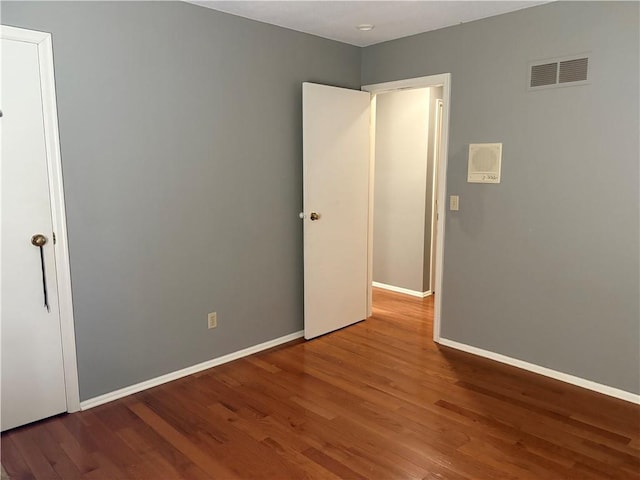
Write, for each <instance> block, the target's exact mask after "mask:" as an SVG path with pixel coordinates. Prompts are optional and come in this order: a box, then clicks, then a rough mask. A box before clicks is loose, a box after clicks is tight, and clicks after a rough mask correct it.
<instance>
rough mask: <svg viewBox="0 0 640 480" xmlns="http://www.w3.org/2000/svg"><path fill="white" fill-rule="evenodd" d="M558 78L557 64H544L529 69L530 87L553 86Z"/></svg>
mask: <svg viewBox="0 0 640 480" xmlns="http://www.w3.org/2000/svg"><path fill="white" fill-rule="evenodd" d="M557 78H558V64H557V63H556V62H554V63H545V64H543V65H534V66H532V67H531V82H530V84H529V86H530V87H542V86H544V85H554V84H555V83H556V80H557Z"/></svg>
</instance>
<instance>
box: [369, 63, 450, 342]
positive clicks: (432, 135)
mask: <svg viewBox="0 0 640 480" xmlns="http://www.w3.org/2000/svg"><path fill="white" fill-rule="evenodd" d="M362 90H364V91H367V92H369V93H371V95H372V96H371V107H372V108H371V110H372V111H371V117H372V122H371V152H372V155H371V166H370V168H371V172H372V174H371V179H370V201H369V205H371V206H372V207H373V208H370V211H369V224H370V228H369V279H368V285H369V299H368V314H369V315H371V314H372V309H373V290H372V286H375V287H379V288H383V289H385V290H391V291H395V292H399V293H404V294H408V295H412V296H415V297H422V298H424V297H428V296H431V295H433V294H436V293H437V294H436V295H433V298H432V299H430V300H431V301H433V302H434V319H433V339H434V341H436V342H437V341H439V338H440V322H441V305H442V303H441V299H442V265H443V250H444V249H443V246H444V219H445V209H444V205H445V201H444V200H445V187H446V158H447V146H448V145H447V144H448V128H447V126H448V116H449V108H448V106H449V98H450V74H443V75H433V76H429V77H421V78H415V79H409V80H401V81H396V82H387V83H383V84H375V85H367V86H365V87H362Z"/></svg>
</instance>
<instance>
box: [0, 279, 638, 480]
mask: <svg viewBox="0 0 640 480" xmlns="http://www.w3.org/2000/svg"><path fill="white" fill-rule="evenodd" d="M374 306H375V308H374V316H373V317H372V318H371V319H369V320H367V321H365V322H361V323H359V324H357V325H354V326H352V327H349V328H346V329H343V330H341V331H338V332H334V333H333V334H330V335H326V336H324V337H321V338H318V339H315V340H312V341H310V342H303V341H296V342H292V343H289V344H287V345H284V346H281V347H278V348H275V349H272V350H269V351H265V352H261V353H259V354H256V355H253V356H251V357H247V358H244V359H241V360H237V361H234V362H232V363H228V364H225V365H221V366H219V367H216V368H213V369H210V370H207V371H205V372H202V373H199V374H196V375H192V376H190V377H186V378H183V379H180V380H177V381H175V382H172V383H169V384H166V385H162V386H160V387H156V388H153V389H150V390H147V391H145V392H141V393H138V394H136V395H132V396H130V397H127V398H124V399H122V400H118V401H115V402H112V403H109V404H107V405H103V406H101V407H97V408H94V409H92V410H88V411H86V412H81V413H76V414H71V415H62V416H58V417H55V418H52V419H49V420H45V421H42V422H39V423H36V424H33V425H29V426H26V427H22V428H18V429H15V430H13V431H10V432H7V433H5V434H3V435H2V439H1V442H2V445H1V448H2V465H3V466H4V468H5V469H6V471H7V472H8V474H9V476H10V478H11V479H12V480H21V479H63V480H72V479H87V480H100V479H109V480H112V479H113V480H117V479H122V480H129V479H139V480H143V479H153V480H163V479H167V480H169V479H189V480H191V479H193V480H199V479H203V480H204V479H212V478H220V479H259V478H267V479H307V478H316V479H327V480H330V479H339V478H342V479H375V480H385V479H451V480H459V479H470V480H471V479H473V480H475V479H482V480H484V479H535V480H554V479H585V480H591V479H638V478H640V432H639V430H640V407H639V406H637V405H633V404H630V403H627V402H624V401H621V400H616V399H613V398H609V397H606V396H603V395H600V394H597V393H593V392H589V391H587V390H583V389H580V388H578V387H574V386H571V385H567V384H564V383H561V382H558V381H555V380H551V379H548V378H545V377H541V376H538V375H535V374H531V373H528V372H525V371H522V370H518V369H516V368H512V367H508V366H505V365H501V364H498V363H495V362H492V361H490V360H485V359H482V358H477V357H474V356H472V355H469V354H465V353H462V352H457V351H454V350H451V349H448V348H445V347H438V346H436V345H435V344H434V343H433V342H432V340H431V336H432V333H431V332H432V315H433V300H432V298H427V299H424V300H421V299H414V298H411V297H407V296H404V295H399V294H394V293H389V292H385V291H381V290H376V291H375V292H374Z"/></svg>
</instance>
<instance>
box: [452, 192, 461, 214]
mask: <svg viewBox="0 0 640 480" xmlns="http://www.w3.org/2000/svg"><path fill="white" fill-rule="evenodd" d="M449 210H451V211H454V212H457V211H458V210H460V197H459V196H458V195H450V196H449Z"/></svg>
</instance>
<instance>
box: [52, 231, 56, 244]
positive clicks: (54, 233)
mask: <svg viewBox="0 0 640 480" xmlns="http://www.w3.org/2000/svg"><path fill="white" fill-rule="evenodd" d="M52 237H53V244H54V245H55V244H56V232H53V235H52Z"/></svg>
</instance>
